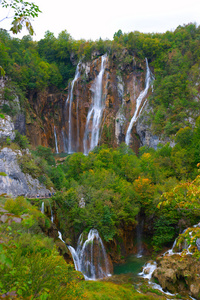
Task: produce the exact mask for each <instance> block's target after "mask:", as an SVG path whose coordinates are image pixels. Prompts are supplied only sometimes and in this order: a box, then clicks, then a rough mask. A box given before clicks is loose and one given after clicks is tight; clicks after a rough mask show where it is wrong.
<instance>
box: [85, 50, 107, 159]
mask: <svg viewBox="0 0 200 300" xmlns="http://www.w3.org/2000/svg"><path fill="white" fill-rule="evenodd" d="M106 59H107V55H106V54H105V55H103V56H102V57H101V69H100V72H99V74H98V76H97V77H96V80H95V82H94V84H93V90H92V91H93V92H94V96H93V101H92V104H91V106H90V110H89V112H88V115H87V121H86V126H85V134H84V139H83V147H84V154H85V155H87V154H88V152H89V151H91V150H93V149H94V147H96V146H97V145H98V141H99V131H100V125H101V119H102V115H103V110H104V101H103V99H102V80H103V75H104V71H105V65H106ZM90 122H92V129H91V130H90V129H89V125H90ZM89 134H91V136H90V137H89ZM89 139H90V142H89V144H90V146H89V149H88V140H89Z"/></svg>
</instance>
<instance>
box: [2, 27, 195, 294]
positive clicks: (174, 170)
mask: <svg viewBox="0 0 200 300" xmlns="http://www.w3.org/2000/svg"><path fill="white" fill-rule="evenodd" d="M124 49H125V51H126V55H124V56H122V55H121V54H122V52H123V51H124ZM105 53H107V55H108V56H110V57H112V61H113V64H115V65H116V66H117V72H118V73H119V74H124V73H126V72H130V70H131V69H132V68H133V67H134V66H133V57H136V58H137V60H138V61H139V62H140V61H142V60H144V59H145V58H146V57H147V58H148V61H149V65H150V67H151V69H152V70H153V75H154V77H155V78H154V84H153V92H152V93H151V94H150V96H149V105H150V107H151V110H150V112H149V119H148V122H149V124H151V130H152V132H153V133H154V134H156V135H160V134H162V135H163V136H165V137H167V138H170V139H171V140H173V142H174V145H173V147H172V145H170V143H165V144H159V145H158V147H157V149H153V148H149V147H147V146H146V145H144V146H142V147H140V148H139V150H138V153H135V152H134V151H133V150H132V149H131V148H129V147H128V146H127V145H126V144H125V143H121V144H120V145H118V146H117V147H111V145H110V143H109V141H108V143H107V144H106V143H105V144H103V145H100V146H97V147H95V148H94V149H93V151H91V152H89V154H88V155H84V154H83V153H81V152H79V153H73V154H67V153H65V154H64V153H63V155H62V154H61V155H56V154H54V153H53V152H52V149H50V148H47V147H44V146H42V145H40V146H38V147H36V148H33V147H32V146H31V144H30V142H29V140H28V138H27V137H26V136H25V135H22V134H20V133H19V132H16V136H15V139H14V141H11V139H9V138H7V139H6V140H4V139H2V140H0V146H1V149H2V148H4V147H8V148H11V149H13V150H15V151H22V153H23V155H21V156H20V155H19V157H18V163H19V165H20V168H21V170H22V171H23V172H24V173H25V174H26V173H28V174H31V175H32V177H33V178H37V179H38V180H39V181H40V183H42V184H44V185H45V186H46V187H47V188H48V189H53V191H54V195H53V196H52V197H51V198H50V199H46V200H42V201H41V200H39V199H27V200H26V199H25V198H23V197H18V198H16V199H15V200H13V199H12V198H9V199H6V198H5V197H4V196H5V195H1V198H0V199H1V206H2V208H1V207H0V213H2V214H3V212H4V211H3V209H5V210H6V211H7V212H8V213H9V214H10V216H11V217H10V218H14V216H15V217H20V218H21V220H22V221H21V222H19V224H18V222H17V221H16V222H15V221H13V222H10V223H8V222H6V221H5V222H3V221H2V224H1V225H0V232H1V236H2V237H1V241H0V253H1V254H0V277H1V278H2V279H1V281H0V298H1V294H4V295H5V297H6V296H7V299H41V300H45V299H82V298H83V297H84V298H85V299H155V297H157V295H156V294H155V295H154V296H152V295H150V294H148V295H141V294H138V293H137V292H136V290H135V288H133V285H131V286H129V285H122V286H115V285H112V284H113V283H102V282H98V283H97V285H95V283H91V284H90V283H89V282H85V281H83V276H82V275H81V274H79V273H76V272H75V271H74V268H73V266H72V265H71V264H66V263H65V261H64V258H63V257H65V258H66V253H67V251H68V250H67V247H64V246H63V245H61V243H60V241H59V240H58V239H57V237H56V235H55V234H53V233H52V232H53V231H56V227H57V228H58V229H59V230H60V231H61V232H62V235H63V238H64V240H65V241H66V243H67V244H70V245H75V244H76V242H77V240H78V237H79V235H80V234H81V233H82V232H85V233H88V232H89V231H90V229H92V228H95V229H97V230H98V232H99V234H100V235H101V237H102V240H103V241H104V243H105V245H106V250H107V253H108V254H109V255H110V257H111V259H112V261H115V262H122V261H123V260H124V259H125V258H126V256H127V255H128V254H131V253H136V249H135V248H134V247H136V246H135V245H136V242H137V241H136V234H135V231H136V227H137V226H138V224H139V225H140V224H143V225H142V226H143V229H142V234H143V235H142V245H143V248H144V252H145V253H146V254H151V255H154V257H155V256H156V255H157V254H158V253H161V252H164V250H166V249H167V248H170V247H171V246H172V244H173V242H174V240H175V238H176V237H177V236H178V235H179V234H180V233H182V232H183V230H185V229H187V228H188V227H191V226H193V225H195V224H197V223H198V222H199V218H200V198H199V197H200V185H199V180H200V175H199V167H200V115H199V112H200V72H199V70H200V27H197V26H196V25H195V24H188V25H185V26H179V27H178V28H177V29H176V30H175V31H173V32H172V31H168V32H166V33H162V34H161V33H149V34H144V33H140V32H136V31H135V32H130V33H123V32H122V31H121V30H119V31H118V32H116V33H115V34H114V37H113V40H102V39H99V40H97V41H85V40H78V41H77V40H73V39H72V37H71V36H70V34H69V33H68V32H67V31H63V32H61V33H60V34H59V36H58V37H57V38H56V37H55V36H54V34H53V33H51V32H49V31H47V32H46V34H45V36H44V38H43V39H41V40H40V41H38V42H34V41H33V40H32V38H31V36H24V37H23V38H22V39H21V40H20V39H18V38H11V37H10V35H9V33H8V32H6V31H5V30H3V29H1V30H0V66H1V75H2V78H4V79H5V86H4V87H3V88H2V89H1V99H4V100H6V102H5V103H4V104H3V105H2V106H1V115H0V117H1V118H5V115H10V116H11V117H12V116H14V115H15V114H16V113H18V110H21V111H22V112H23V111H24V112H25V111H27V109H28V108H29V106H30V103H29V101H28V99H29V95H30V94H31V93H32V92H33V91H34V92H39V91H43V90H45V89H47V88H48V89H49V90H50V91H52V92H58V91H62V92H63V93H64V94H66V95H67V92H66V87H67V86H68V84H69V83H70V82H71V81H72V80H73V77H74V74H75V70H76V66H77V64H78V62H79V61H82V62H88V61H90V60H92V59H94V58H96V57H99V56H102V55H103V54H105ZM85 80H87V78H86V79H85ZM16 95H18V97H19V101H20V108H19V107H18V106H16V105H15V101H14V99H15V97H16ZM27 149H29V150H28V151H27ZM60 156H63V157H61V158H60ZM0 176H6V174H3V173H0ZM81 201H83V202H84V207H81V206H80V202H81ZM42 202H44V204H45V207H46V208H45V213H46V215H45V214H42V213H41V212H40V211H38V208H39V209H40V207H41V203H42ZM50 206H51V209H53V212H54V215H55V218H56V220H55V224H53V225H52V224H51V222H50V219H49V218H50V209H49V207H50ZM23 216H25V217H23ZM48 217H49V218H48ZM141 220H142V221H143V222H142V221H141ZM130 231H131V232H132V233H133V234H132V240H133V245H134V246H133V247H132V248H131V250H130V251H129V250H127V248H128V247H127V245H125V246H124V244H125V242H124V240H123V239H124V236H125V235H127V232H129V233H130ZM47 235H48V236H50V238H49V237H46V236H47ZM199 238H200V231H199V230H196V232H195V234H194V235H193V237H192V238H191V236H190V237H189V236H188V237H187V241H189V242H191V240H192V245H193V252H192V253H193V254H192V256H193V257H194V258H195V259H196V261H199V258H200V252H199V250H198V249H197V247H196V245H195V242H196V240H197V239H199ZM53 239H54V241H55V243H54V242H53ZM2 241H3V243H2ZM189 242H188V243H189ZM58 249H59V251H58ZM124 249H125V250H124ZM59 252H60V254H63V257H62V256H60V255H59ZM41 278H42V279H41ZM52 279H53V280H52ZM95 289H96V296H95V293H94V290H95ZM102 289H105V293H107V294H109V296H108V298H106V295H105V294H101V293H103V292H102V291H101V290H102ZM110 289H112V291H110ZM145 291H149V290H148V289H147V288H146V290H145V287H144V286H143V290H142V292H145ZM6 293H7V294H6ZM98 293H99V294H98ZM195 295H196V294H195ZM9 297H10V298H9ZM113 297H114V298H113ZM161 297H164V296H163V295H160V298H159V296H158V299H166V298H161ZM186 299H188V298H186ZM197 299H200V298H198V297H197Z"/></svg>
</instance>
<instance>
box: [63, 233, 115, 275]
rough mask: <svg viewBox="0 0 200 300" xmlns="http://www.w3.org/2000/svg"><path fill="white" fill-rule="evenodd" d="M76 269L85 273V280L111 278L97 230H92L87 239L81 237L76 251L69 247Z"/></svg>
mask: <svg viewBox="0 0 200 300" xmlns="http://www.w3.org/2000/svg"><path fill="white" fill-rule="evenodd" d="M68 248H69V250H70V252H71V254H72V257H73V260H74V265H75V269H76V270H77V271H80V272H82V273H83V275H84V277H85V279H87V280H95V279H98V278H103V277H107V276H109V275H110V274H109V264H108V258H107V255H106V250H105V248H104V245H103V242H102V240H101V238H100V236H99V233H98V231H97V230H96V229H91V230H90V232H89V233H88V236H87V239H86V241H85V242H84V241H83V234H81V235H80V237H79V239H78V243H77V248H76V250H75V249H74V248H73V247H71V246H68Z"/></svg>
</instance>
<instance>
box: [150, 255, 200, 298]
mask: <svg viewBox="0 0 200 300" xmlns="http://www.w3.org/2000/svg"><path fill="white" fill-rule="evenodd" d="M199 276H200V261H197V260H196V258H194V257H192V256H191V255H186V256H184V257H181V256H180V255H177V254H175V255H172V256H164V257H163V258H160V259H159V260H158V266H157V268H156V270H155V271H154V273H153V277H154V278H156V279H157V280H158V281H159V283H160V285H161V286H162V288H163V289H164V290H165V289H167V290H168V291H170V292H172V293H176V292H179V293H183V294H184V293H187V292H188V291H189V292H190V293H191V295H192V296H193V297H195V298H196V299H200V277H199Z"/></svg>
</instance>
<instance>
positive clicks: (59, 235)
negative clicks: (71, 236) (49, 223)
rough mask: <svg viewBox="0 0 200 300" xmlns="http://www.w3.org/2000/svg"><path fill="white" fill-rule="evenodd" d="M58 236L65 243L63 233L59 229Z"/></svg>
mask: <svg viewBox="0 0 200 300" xmlns="http://www.w3.org/2000/svg"><path fill="white" fill-rule="evenodd" d="M58 238H59V239H60V240H61V241H62V242H63V243H64V244H65V241H63V238H62V233H61V232H60V231H58Z"/></svg>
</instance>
